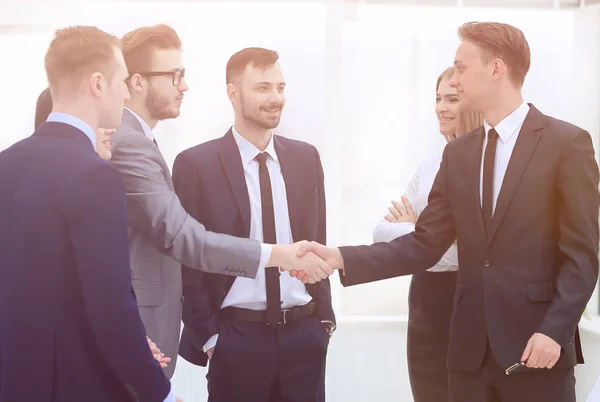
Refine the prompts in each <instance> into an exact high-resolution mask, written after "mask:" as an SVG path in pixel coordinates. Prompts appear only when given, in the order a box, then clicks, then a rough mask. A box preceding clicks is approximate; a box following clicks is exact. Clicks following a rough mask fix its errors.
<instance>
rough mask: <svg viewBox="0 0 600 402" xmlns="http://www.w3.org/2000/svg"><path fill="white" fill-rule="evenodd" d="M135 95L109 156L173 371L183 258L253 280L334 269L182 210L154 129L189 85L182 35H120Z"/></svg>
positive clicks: (134, 260) (156, 333) (149, 305)
mask: <svg viewBox="0 0 600 402" xmlns="http://www.w3.org/2000/svg"><path fill="white" fill-rule="evenodd" d="M121 41H122V46H123V56H124V59H125V63H126V64H127V69H128V71H129V77H128V78H127V80H126V82H127V85H128V87H129V91H130V93H131V99H130V100H129V101H128V103H127V106H126V107H125V110H124V112H123V120H122V124H121V126H120V127H119V128H118V129H117V131H116V132H115V134H113V136H112V139H111V145H112V155H113V156H112V159H111V162H112V163H113V164H114V165H115V167H116V168H117V169H118V170H119V172H120V173H121V175H122V176H123V179H124V181H125V187H126V190H127V214H128V217H127V218H128V224H129V247H130V260H131V270H132V273H131V274H132V283H133V288H134V290H135V293H136V297H137V302H138V306H139V310H140V316H141V317H142V321H143V322H144V325H145V327H146V333H147V335H148V337H150V338H151V339H152V340H153V341H154V342H155V343H156V344H157V345H158V347H159V348H160V349H161V350H162V351H163V352H164V353H165V355H166V356H168V357H170V358H171V359H172V363H171V364H170V365H169V366H168V367H166V368H165V369H164V371H165V374H166V375H167V376H168V377H169V378H170V377H172V376H173V373H174V370H175V365H176V358H177V350H178V345H179V334H180V325H181V315H182V288H181V287H182V282H181V264H184V265H185V266H187V267H190V268H192V269H197V270H201V271H204V272H208V273H212V274H223V275H231V276H236V277H237V276H241V277H249V278H255V277H256V274H257V272H259V269H264V267H265V266H269V267H270V266H275V267H281V268H283V269H288V270H290V269H294V266H296V267H298V268H297V269H299V270H302V271H304V272H307V273H309V276H310V278H311V281H312V283H315V282H317V281H320V280H322V279H325V278H327V276H328V275H330V274H331V273H333V271H332V270H331V268H330V267H329V266H328V265H326V264H325V263H324V262H323V260H321V259H320V258H319V257H317V256H316V255H314V254H311V255H310V256H309V258H308V259H299V258H297V257H296V254H297V251H298V250H299V248H300V245H301V243H296V244H293V245H289V246H280V245H268V244H261V243H260V242H258V241H256V240H250V239H242V238H236V237H232V236H228V235H223V234H217V233H212V232H208V231H207V230H206V229H205V227H204V226H203V225H202V224H200V223H199V222H198V221H196V220H195V219H194V218H192V217H191V216H190V215H189V214H188V213H187V212H186V211H185V209H184V208H183V206H182V205H181V202H180V201H179V198H178V197H177V195H176V193H175V192H174V188H173V181H172V178H171V173H170V170H169V168H168V166H167V163H166V162H165V159H164V158H163V156H162V154H161V152H160V148H159V145H158V144H157V142H156V140H155V139H154V134H153V132H152V129H153V128H154V127H155V126H156V124H157V123H158V122H159V121H161V120H165V119H172V118H175V117H177V116H179V113H180V111H179V109H180V107H181V103H182V101H183V97H184V93H185V92H186V91H187V90H188V86H187V84H186V82H185V78H184V75H185V69H184V68H183V66H182V63H181V52H182V50H181V41H180V39H179V36H178V35H177V33H176V32H175V30H173V28H171V27H169V26H167V25H164V24H161V25H156V26H150V27H143V28H138V29H136V30H134V31H132V32H129V33H127V34H126V35H125V36H124V37H123V38H122V39H121Z"/></svg>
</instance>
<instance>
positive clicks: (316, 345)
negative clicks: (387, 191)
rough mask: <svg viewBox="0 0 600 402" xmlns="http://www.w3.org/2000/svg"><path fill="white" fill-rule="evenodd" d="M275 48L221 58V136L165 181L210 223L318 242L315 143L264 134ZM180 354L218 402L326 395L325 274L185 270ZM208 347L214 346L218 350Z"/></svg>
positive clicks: (331, 321)
mask: <svg viewBox="0 0 600 402" xmlns="http://www.w3.org/2000/svg"><path fill="white" fill-rule="evenodd" d="M277 60H278V55H277V53H276V52H274V51H272V50H268V49H262V48H247V49H243V50H241V51H240V52H238V53H236V54H235V55H233V56H232V57H231V59H230V60H229V62H228V63H227V72H226V76H227V92H228V95H229V99H230V100H231V103H232V105H233V107H234V111H235V122H234V125H233V127H231V129H230V130H229V131H228V132H227V134H226V135H225V136H224V137H222V138H219V139H216V140H213V141H209V142H207V143H204V144H201V145H198V146H196V147H194V148H191V149H189V150H187V151H184V152H183V153H181V154H180V155H179V156H178V157H177V159H176V161H175V164H174V167H173V182H174V186H175V191H176V192H177V194H178V195H179V199H180V200H181V202H182V204H183V206H184V208H185V209H186V210H187V211H188V212H189V213H190V215H192V216H193V217H194V218H196V219H197V220H198V221H199V222H201V223H203V224H204V225H205V226H206V228H207V229H208V230H211V231H215V232H220V233H226V234H230V235H234V236H239V237H249V238H251V239H255V240H258V241H262V242H264V243H269V244H284V245H285V244H292V243H294V242H297V241H301V240H314V241H323V242H324V241H325V240H326V226H325V189H324V183H323V168H322V166H321V160H320V157H319V153H318V151H317V150H316V149H315V147H313V146H312V145H309V144H307V143H305V142H300V141H295V140H291V139H287V138H284V137H281V136H276V135H273V134H272V129H274V128H275V127H277V126H278V124H279V120H280V116H281V111H282V109H283V106H284V104H285V96H284V88H285V82H284V80H283V75H282V72H281V69H280V67H279V64H278V63H277ZM183 295H184V301H183V322H184V324H185V328H184V331H183V334H182V338H181V343H180V349H179V354H180V355H181V356H182V357H183V358H185V359H186V360H188V361H190V362H191V363H193V364H197V365H202V366H205V365H206V364H207V359H210V366H209V375H208V388H209V394H210V395H209V398H210V400H211V401H215V402H237V401H243V402H265V401H283V400H285V401H290V402H292V401H293V402H299V401H305V402H313V401H323V400H324V398H325V391H324V389H325V386H324V381H325V358H326V355H327V347H328V344H329V336H330V335H331V333H332V332H333V330H334V328H335V317H334V313H333V309H332V306H331V292H330V285H329V280H324V281H321V282H318V283H317V284H312V285H304V284H303V283H302V282H300V281H299V280H297V279H294V278H291V277H290V275H289V274H288V273H287V272H283V273H281V274H280V272H279V269H278V267H269V266H268V267H266V268H263V269H259V271H258V274H257V275H256V278H242V277H237V278H233V277H226V276H223V275H214V274H209V273H205V272H201V271H198V270H193V269H190V268H188V267H184V270H183ZM215 345H216V346H215Z"/></svg>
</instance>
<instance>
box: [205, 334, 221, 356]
mask: <svg viewBox="0 0 600 402" xmlns="http://www.w3.org/2000/svg"><path fill="white" fill-rule="evenodd" d="M217 338H219V334H214V335H213V336H211V337H210V339H209V340H208V341H206V343H205V344H204V346H202V351H203V352H204V353H206V352H208V351H209V350H211V349H212V348H214V347H215V346H216V345H217Z"/></svg>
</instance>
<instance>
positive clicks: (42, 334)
mask: <svg viewBox="0 0 600 402" xmlns="http://www.w3.org/2000/svg"><path fill="white" fill-rule="evenodd" d="M119 46H120V44H119V41H118V39H117V38H115V37H113V36H112V35H109V34H107V33H105V32H103V31H101V30H99V29H97V28H95V27H73V28H67V29H64V30H59V31H57V32H56V37H55V39H54V40H53V41H52V43H51V45H50V48H49V50H48V52H47V54H46V58H45V65H46V72H47V76H48V81H49V85H50V89H51V92H52V96H53V98H54V107H53V112H52V113H51V114H50V115H49V117H48V119H47V122H46V123H44V124H42V125H41V126H40V128H39V129H38V130H36V131H35V133H34V134H33V135H32V136H31V137H29V138H27V139H25V140H23V141H21V142H19V143H17V144H15V145H13V146H12V147H10V148H9V149H7V150H5V151H3V152H2V153H1V154H0V301H1V302H0V400H2V401H3V402H20V401H36V402H51V401H89V402H95V401H97V402H104V401H123V402H125V401H132V400H135V401H155V402H160V401H163V400H168V401H173V400H174V398H173V395H172V393H171V392H170V384H169V381H168V380H167V378H166V377H165V376H164V374H163V372H162V370H161V368H160V366H159V363H158V362H157V361H156V360H154V358H153V356H152V354H151V353H150V351H149V349H148V344H147V343H146V338H145V336H144V328H143V325H142V321H141V319H140V316H139V313H138V310H137V306H136V304H135V301H134V299H133V297H132V295H131V292H130V289H131V276H130V269H129V253H128V243H127V219H126V205H125V187H124V185H123V180H122V179H121V177H120V175H119V173H118V172H117V171H116V169H115V168H114V167H113V166H111V165H110V164H109V163H108V162H106V161H103V160H102V159H100V158H99V157H98V155H97V154H96V152H95V146H96V133H95V130H94V129H93V128H95V127H107V128H115V127H117V126H118V125H119V123H120V120H121V114H122V110H123V105H124V103H125V101H126V100H127V99H129V92H128V90H127V87H126V85H125V83H124V80H125V78H126V77H127V75H128V74H127V68H126V66H125V62H124V60H123V55H122V54H121V52H120V47H119Z"/></svg>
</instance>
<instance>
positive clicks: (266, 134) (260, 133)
mask: <svg viewBox="0 0 600 402" xmlns="http://www.w3.org/2000/svg"><path fill="white" fill-rule="evenodd" d="M233 125H234V127H235V129H236V130H237V132H238V133H239V134H240V135H241V136H242V137H244V138H245V139H247V140H248V141H250V143H252V145H254V146H255V147H256V148H257V149H259V150H260V151H264V150H265V149H267V145H269V141H271V130H265V129H264V128H262V127H258V126H256V125H255V124H248V123H246V122H245V121H242V120H236V122H235V123H234V124H233Z"/></svg>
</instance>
